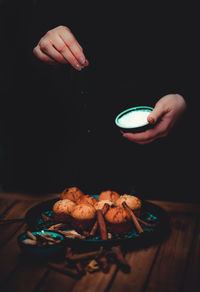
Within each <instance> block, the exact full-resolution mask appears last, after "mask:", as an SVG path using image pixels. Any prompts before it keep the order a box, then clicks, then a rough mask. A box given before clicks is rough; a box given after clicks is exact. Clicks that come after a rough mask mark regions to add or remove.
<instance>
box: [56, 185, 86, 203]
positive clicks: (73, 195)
mask: <svg viewBox="0 0 200 292" xmlns="http://www.w3.org/2000/svg"><path fill="white" fill-rule="evenodd" d="M82 196H84V193H83V192H82V191H81V190H80V189H79V188H77V187H70V188H67V189H65V190H64V191H63V192H62V193H61V195H60V198H61V199H62V200H64V199H68V200H71V201H73V202H76V201H77V200H78V199H79V198H80V197H82Z"/></svg>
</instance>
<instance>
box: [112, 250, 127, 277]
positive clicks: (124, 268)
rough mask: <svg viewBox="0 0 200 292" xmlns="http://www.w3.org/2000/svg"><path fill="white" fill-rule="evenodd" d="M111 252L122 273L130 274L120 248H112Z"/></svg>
mask: <svg viewBox="0 0 200 292" xmlns="http://www.w3.org/2000/svg"><path fill="white" fill-rule="evenodd" d="M111 250H112V252H113V254H114V256H115V259H116V261H117V263H118V264H119V266H120V268H121V269H122V271H123V272H125V273H128V272H130V266H129V264H128V263H127V261H126V259H125V258H124V255H123V253H122V251H121V248H120V246H113V247H112V248H111Z"/></svg>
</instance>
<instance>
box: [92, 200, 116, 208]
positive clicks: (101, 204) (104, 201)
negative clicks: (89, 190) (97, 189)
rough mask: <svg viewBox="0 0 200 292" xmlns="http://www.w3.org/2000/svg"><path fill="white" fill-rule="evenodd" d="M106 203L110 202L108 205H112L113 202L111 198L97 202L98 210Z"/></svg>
mask: <svg viewBox="0 0 200 292" xmlns="http://www.w3.org/2000/svg"><path fill="white" fill-rule="evenodd" d="M105 204H108V205H110V206H112V205H113V202H111V201H110V200H101V201H99V202H96V204H95V205H94V207H95V209H96V210H99V209H102V208H103V206H104V205H105Z"/></svg>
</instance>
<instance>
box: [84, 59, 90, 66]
mask: <svg viewBox="0 0 200 292" xmlns="http://www.w3.org/2000/svg"><path fill="white" fill-rule="evenodd" d="M88 65H89V61H88V60H87V59H86V60H85V62H84V64H83V66H84V67H87V66H88Z"/></svg>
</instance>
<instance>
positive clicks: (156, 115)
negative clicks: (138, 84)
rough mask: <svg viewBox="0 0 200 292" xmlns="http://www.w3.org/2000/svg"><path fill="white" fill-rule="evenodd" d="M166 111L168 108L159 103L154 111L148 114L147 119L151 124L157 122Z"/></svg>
mask: <svg viewBox="0 0 200 292" xmlns="http://www.w3.org/2000/svg"><path fill="white" fill-rule="evenodd" d="M165 113H166V109H165V108H164V107H163V105H162V104H161V103H157V104H156V105H155V108H154V109H153V111H152V112H151V113H150V114H149V115H148V117H147V120H148V122H149V123H150V124H156V122H157V121H158V120H159V119H160V118H161V117H162V116H163V115H164V114H165Z"/></svg>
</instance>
